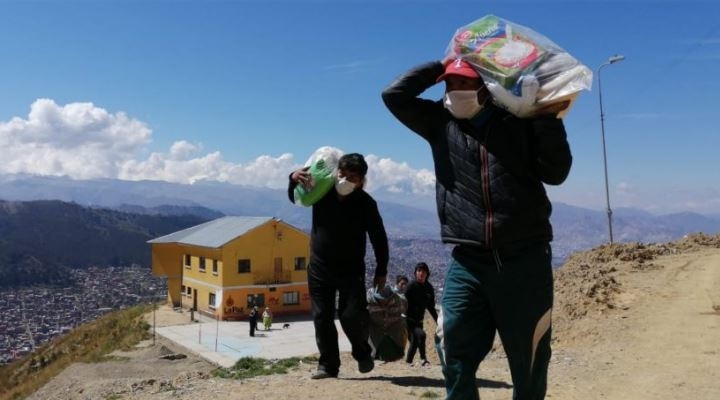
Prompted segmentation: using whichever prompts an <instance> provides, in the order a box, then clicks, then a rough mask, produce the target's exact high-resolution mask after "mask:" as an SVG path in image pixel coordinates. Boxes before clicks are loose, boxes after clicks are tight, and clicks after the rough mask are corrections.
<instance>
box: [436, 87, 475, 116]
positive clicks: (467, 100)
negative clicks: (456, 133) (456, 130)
mask: <svg viewBox="0 0 720 400" xmlns="http://www.w3.org/2000/svg"><path fill="white" fill-rule="evenodd" d="M445 108H447V110H448V111H450V114H452V115H453V116H454V117H455V118H460V119H468V118H472V117H474V116H475V115H477V113H479V112H480V110H482V109H483V106H482V105H481V104H480V103H479V102H478V91H477V90H453V91H451V92H447V93H445Z"/></svg>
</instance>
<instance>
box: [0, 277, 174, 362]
mask: <svg viewBox="0 0 720 400" xmlns="http://www.w3.org/2000/svg"><path fill="white" fill-rule="evenodd" d="M71 273H72V278H73V281H74V282H75V284H74V285H73V286H71V287H62V288H56V287H30V288H22V289H4V290H3V291H2V292H0V332H1V335H0V364H6V363H8V362H10V361H12V360H13V359H14V358H16V357H21V356H23V355H26V354H28V353H31V352H32V351H33V350H34V349H35V348H37V347H38V346H40V345H42V344H44V343H47V342H49V341H50V340H52V339H53V338H54V337H56V336H58V335H61V334H65V333H67V332H69V331H70V330H72V329H74V328H75V327H77V326H78V325H81V324H83V323H85V322H89V321H92V320H94V319H96V318H98V317H99V316H101V315H102V314H104V313H107V312H109V311H112V310H118V309H123V308H127V307H130V306H133V305H136V304H140V303H152V302H157V301H161V300H162V299H165V298H166V296H167V287H166V284H165V279H164V278H158V277H154V276H153V275H152V273H151V271H150V268H147V267H141V266H137V265H136V266H132V267H102V268H100V267H92V268H87V269H74V270H72V272H71Z"/></svg>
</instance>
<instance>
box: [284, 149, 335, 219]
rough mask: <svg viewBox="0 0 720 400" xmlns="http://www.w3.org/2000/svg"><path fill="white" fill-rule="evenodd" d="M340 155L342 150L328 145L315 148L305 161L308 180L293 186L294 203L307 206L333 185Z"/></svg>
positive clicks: (323, 194)
mask: <svg viewBox="0 0 720 400" xmlns="http://www.w3.org/2000/svg"><path fill="white" fill-rule="evenodd" d="M342 155H343V152H342V150H340V149H337V148H335V147H330V146H323V147H320V148H319V149H317V150H315V152H314V153H313V154H312V155H311V156H310V158H308V160H307V162H306V163H305V166H306V167H309V169H308V172H309V173H310V180H309V181H308V182H307V184H298V185H297V186H295V191H294V193H293V194H294V198H295V204H297V205H300V206H305V207H309V206H311V205H313V204H315V203H316V202H317V201H318V200H320V199H321V198H322V197H323V196H325V194H327V192H329V191H330V189H331V188H332V187H333V185H335V179H336V178H337V167H338V160H339V159H340V157H342Z"/></svg>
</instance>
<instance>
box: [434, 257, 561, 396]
mask: <svg viewBox="0 0 720 400" xmlns="http://www.w3.org/2000/svg"><path fill="white" fill-rule="evenodd" d="M456 253H458V252H457V251H456V252H454V253H453V261H452V263H451V265H450V269H449V270H448V274H447V276H446V278H445V286H444V288H443V299H442V312H443V324H442V330H443V332H442V334H443V337H444V339H443V343H442V346H441V347H442V351H443V354H442V355H443V356H444V359H445V365H444V367H443V374H444V375H445V385H446V389H447V398H448V399H462V400H468V399H479V394H478V388H477V386H476V373H477V369H478V367H479V365H480V362H481V361H482V360H483V359H484V358H485V356H486V355H487V354H488V352H489V351H490V349H491V348H492V345H493V340H494V339H495V332H496V331H497V332H498V334H499V335H500V339H501V340H502V344H503V347H504V349H505V353H506V354H507V357H508V363H509V365H510V373H511V375H512V381H513V399H515V400H538V399H543V398H544V397H545V391H546V387H547V370H548V364H549V362H550V354H551V350H550V331H551V329H550V313H551V310H552V303H553V275H552V264H551V259H552V255H551V252H550V246H549V244H546V243H539V244H532V245H528V246H524V247H522V248H515V249H513V250H512V251H505V252H503V251H500V252H487V253H483V252H477V253H473V254H472V255H471V256H468V253H462V255H458V254H456Z"/></svg>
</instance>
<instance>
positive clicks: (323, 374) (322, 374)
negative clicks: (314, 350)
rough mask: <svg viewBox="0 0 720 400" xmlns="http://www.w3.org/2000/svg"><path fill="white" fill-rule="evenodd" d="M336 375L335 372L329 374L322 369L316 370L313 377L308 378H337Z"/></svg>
mask: <svg viewBox="0 0 720 400" xmlns="http://www.w3.org/2000/svg"><path fill="white" fill-rule="evenodd" d="M337 376H338V374H337V372H335V373H331V372H327V371H325V370H324V369H322V368H318V370H317V372H315V373H314V374H313V376H311V377H310V379H328V378H337Z"/></svg>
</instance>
